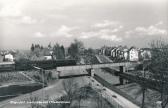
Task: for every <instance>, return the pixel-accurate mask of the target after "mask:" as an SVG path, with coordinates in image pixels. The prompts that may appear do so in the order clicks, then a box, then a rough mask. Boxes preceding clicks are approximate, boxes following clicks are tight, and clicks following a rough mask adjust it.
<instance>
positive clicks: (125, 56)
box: [123, 48, 129, 60]
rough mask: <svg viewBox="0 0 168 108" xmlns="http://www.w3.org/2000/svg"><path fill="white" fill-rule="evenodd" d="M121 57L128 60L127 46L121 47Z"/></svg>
mask: <svg viewBox="0 0 168 108" xmlns="http://www.w3.org/2000/svg"><path fill="white" fill-rule="evenodd" d="M123 53H124V54H123V57H124V60H128V59H129V52H128V49H127V48H124V49H123Z"/></svg>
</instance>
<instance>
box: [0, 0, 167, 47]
mask: <svg viewBox="0 0 168 108" xmlns="http://www.w3.org/2000/svg"><path fill="white" fill-rule="evenodd" d="M74 39H78V40H81V41H83V42H84V45H85V46H86V47H92V48H100V47H101V46H104V45H108V46H116V45H127V46H137V47H148V46H149V44H150V42H151V41H153V40H158V39H163V40H165V41H167V42H168V0H0V49H29V48H30V46H31V44H32V43H38V44H42V45H44V46H47V45H48V44H49V43H50V42H51V44H55V43H59V44H62V45H64V46H65V47H67V46H69V45H70V43H71V42H73V40H74Z"/></svg>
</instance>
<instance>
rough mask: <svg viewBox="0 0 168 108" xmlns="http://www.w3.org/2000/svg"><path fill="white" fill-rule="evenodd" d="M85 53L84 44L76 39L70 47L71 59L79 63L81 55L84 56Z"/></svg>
mask: <svg viewBox="0 0 168 108" xmlns="http://www.w3.org/2000/svg"><path fill="white" fill-rule="evenodd" d="M83 51H84V44H83V43H82V42H81V41H79V40H77V39H75V40H74V42H73V43H71V45H70V46H69V47H68V54H69V55H70V57H71V58H73V59H75V60H77V61H79V60H80V55H81V54H83Z"/></svg>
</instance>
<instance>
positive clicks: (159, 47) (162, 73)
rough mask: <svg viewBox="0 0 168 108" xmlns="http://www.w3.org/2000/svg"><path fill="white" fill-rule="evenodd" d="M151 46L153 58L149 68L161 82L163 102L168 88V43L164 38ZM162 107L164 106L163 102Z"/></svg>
mask: <svg viewBox="0 0 168 108" xmlns="http://www.w3.org/2000/svg"><path fill="white" fill-rule="evenodd" d="M151 48H152V58H151V64H150V66H149V68H150V71H151V72H152V73H153V78H155V79H157V80H158V81H159V82H160V85H161V88H160V89H161V101H162V102H163V101H165V99H164V94H165V93H167V89H168V88H167V86H166V84H165V82H167V81H168V43H166V42H165V41H163V40H158V41H153V42H152V43H151ZM166 101H168V100H166ZM162 108H164V105H163V104H162Z"/></svg>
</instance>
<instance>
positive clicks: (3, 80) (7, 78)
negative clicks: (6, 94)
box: [0, 72, 31, 86]
mask: <svg viewBox="0 0 168 108" xmlns="http://www.w3.org/2000/svg"><path fill="white" fill-rule="evenodd" d="M28 81H31V80H30V79H28V78H27V77H26V76H24V75H23V74H21V73H19V72H3V73H0V85H1V86H4V85H12V84H17V83H19V82H28Z"/></svg>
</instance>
